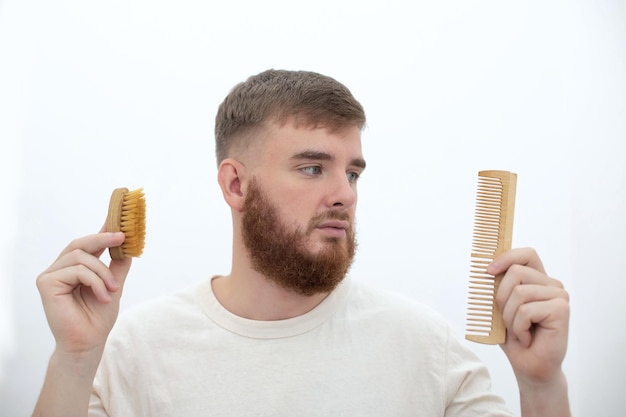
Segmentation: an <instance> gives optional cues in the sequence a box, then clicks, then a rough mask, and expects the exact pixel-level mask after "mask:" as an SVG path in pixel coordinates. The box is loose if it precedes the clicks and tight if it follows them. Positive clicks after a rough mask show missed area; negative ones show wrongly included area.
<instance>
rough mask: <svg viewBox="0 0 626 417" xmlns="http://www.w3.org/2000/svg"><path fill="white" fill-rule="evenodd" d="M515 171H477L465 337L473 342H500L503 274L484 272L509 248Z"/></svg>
mask: <svg viewBox="0 0 626 417" xmlns="http://www.w3.org/2000/svg"><path fill="white" fill-rule="evenodd" d="M516 186H517V174H514V173H512V172H508V171H480V172H479V173H478V187H477V195H476V212H475V217H474V232H473V240H472V254H471V266H470V280H469V294H468V312H467V327H466V332H465V338H466V339H467V340H471V341H473V342H478V343H485V344H500V343H504V342H505V341H506V327H505V325H504V321H503V320H502V313H501V311H500V308H499V307H498V304H497V303H496V300H495V296H496V293H497V292H498V287H499V286H500V282H501V281H502V277H503V274H502V275H497V276H493V275H490V274H488V273H487V266H488V265H489V264H490V263H491V262H492V261H493V260H494V259H495V258H496V257H497V256H498V255H500V254H501V253H504V252H506V251H508V250H510V249H511V241H512V237H513V214H514V209H515V190H516Z"/></svg>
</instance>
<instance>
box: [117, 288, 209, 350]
mask: <svg viewBox="0 0 626 417" xmlns="http://www.w3.org/2000/svg"><path fill="white" fill-rule="evenodd" d="M203 285H206V283H205V282H204V281H203V282H201V283H198V284H196V285H194V286H191V287H188V288H184V289H181V290H179V291H177V292H176V293H173V294H169V295H163V296H160V297H157V298H154V299H152V300H149V301H146V302H143V303H141V304H138V305H135V306H132V307H129V308H128V309H126V310H124V311H123V312H121V313H120V316H119V318H118V320H117V322H116V324H115V326H114V327H113V330H112V331H111V335H110V339H113V340H119V339H121V340H132V339H138V338H140V337H147V336H148V335H149V337H150V338H152V337H158V335H159V334H166V333H167V332H168V331H169V330H174V329H177V330H180V327H185V325H186V324H192V323H196V322H197V321H198V320H204V319H205V315H204V313H203V311H202V309H201V308H200V306H199V303H198V302H197V298H198V297H197V293H198V291H199V289H200V288H202V286H203Z"/></svg>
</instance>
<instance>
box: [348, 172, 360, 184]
mask: <svg viewBox="0 0 626 417" xmlns="http://www.w3.org/2000/svg"><path fill="white" fill-rule="evenodd" d="M360 176H361V175H360V174H359V173H358V172H354V171H351V172H346V177H348V181H349V182H351V183H354V182H356V181H357V180H358V179H359V177H360Z"/></svg>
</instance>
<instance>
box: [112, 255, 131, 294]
mask: <svg viewBox="0 0 626 417" xmlns="http://www.w3.org/2000/svg"><path fill="white" fill-rule="evenodd" d="M131 265H132V258H124V259H112V260H111V263H110V264H109V271H110V272H111V275H112V276H113V278H114V279H115V282H116V283H117V284H118V285H119V287H118V288H119V289H120V290H121V289H123V288H124V283H125V282H126V277H127V276H128V271H130V267H131ZM121 292H122V291H117V292H116V297H118V298H119V297H121V296H122V294H121Z"/></svg>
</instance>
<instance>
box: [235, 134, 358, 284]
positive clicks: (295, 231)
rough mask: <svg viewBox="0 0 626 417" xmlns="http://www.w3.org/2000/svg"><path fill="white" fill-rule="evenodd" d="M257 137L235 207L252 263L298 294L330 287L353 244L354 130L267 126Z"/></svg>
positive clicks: (347, 263)
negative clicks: (249, 176)
mask: <svg viewBox="0 0 626 417" xmlns="http://www.w3.org/2000/svg"><path fill="white" fill-rule="evenodd" d="M263 141H264V145H265V146H264V147H263V148H264V150H263V151H261V152H260V153H257V154H256V155H257V158H256V161H257V164H255V168H254V169H253V170H252V171H253V173H254V174H253V178H254V179H253V180H252V181H250V183H249V184H248V187H247V190H246V200H245V204H244V206H243V209H242V212H243V217H242V235H243V239H244V244H245V245H246V248H247V249H248V252H249V255H250V258H251V261H252V265H253V267H254V268H255V269H256V270H258V271H259V272H261V273H263V274H264V275H265V276H266V277H267V278H268V279H270V280H272V281H273V282H275V283H276V284H278V285H279V286H281V287H283V288H288V289H291V290H293V291H295V292H297V293H300V294H304V295H312V294H316V293H321V292H328V291H331V290H332V289H333V288H334V287H335V286H336V285H337V284H338V283H339V282H341V280H342V279H343V277H344V276H345V274H346V273H347V271H348V269H349V267H350V265H351V263H352V259H353V257H354V252H355V247H356V241H355V233H354V213H355V208H356V182H357V180H358V177H359V175H360V174H361V172H362V171H363V169H364V166H365V164H364V162H363V158H362V156H361V145H360V131H359V130H358V129H357V128H354V129H353V130H352V129H351V130H347V131H344V132H341V133H329V132H327V131H326V130H323V129H314V130H311V129H296V128H294V127H293V126H289V125H287V126H283V127H278V126H273V127H272V129H271V130H270V131H268V132H267V136H266V137H264V139H263Z"/></svg>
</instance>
